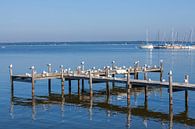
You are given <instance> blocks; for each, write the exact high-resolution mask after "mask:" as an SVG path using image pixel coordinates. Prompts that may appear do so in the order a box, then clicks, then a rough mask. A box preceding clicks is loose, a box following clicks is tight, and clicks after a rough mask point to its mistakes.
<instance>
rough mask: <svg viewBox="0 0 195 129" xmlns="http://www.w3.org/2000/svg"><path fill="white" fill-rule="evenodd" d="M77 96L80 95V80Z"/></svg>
mask: <svg viewBox="0 0 195 129" xmlns="http://www.w3.org/2000/svg"><path fill="white" fill-rule="evenodd" d="M78 95H80V79H78Z"/></svg>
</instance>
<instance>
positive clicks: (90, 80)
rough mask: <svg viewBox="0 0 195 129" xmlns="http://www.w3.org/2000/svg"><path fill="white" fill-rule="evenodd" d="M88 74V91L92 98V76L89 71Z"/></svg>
mask: <svg viewBox="0 0 195 129" xmlns="http://www.w3.org/2000/svg"><path fill="white" fill-rule="evenodd" d="M88 74H89V90H90V96H93V89H92V83H93V82H92V75H91V70H89V71H88Z"/></svg>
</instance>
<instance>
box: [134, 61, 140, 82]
mask: <svg viewBox="0 0 195 129" xmlns="http://www.w3.org/2000/svg"><path fill="white" fill-rule="evenodd" d="M138 67H139V61H137V62H135V65H134V79H138V76H139V75H138V72H137V70H138Z"/></svg>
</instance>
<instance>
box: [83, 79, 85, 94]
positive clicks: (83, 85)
mask: <svg viewBox="0 0 195 129" xmlns="http://www.w3.org/2000/svg"><path fill="white" fill-rule="evenodd" d="M84 91H85V80H84V79H82V93H84Z"/></svg>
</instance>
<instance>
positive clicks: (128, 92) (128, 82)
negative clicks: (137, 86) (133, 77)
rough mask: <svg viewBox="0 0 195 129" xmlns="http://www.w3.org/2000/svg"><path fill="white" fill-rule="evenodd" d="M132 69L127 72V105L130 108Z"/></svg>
mask: <svg viewBox="0 0 195 129" xmlns="http://www.w3.org/2000/svg"><path fill="white" fill-rule="evenodd" d="M130 72H131V71H130V69H128V72H127V106H128V108H130V105H131V102H130V100H131V82H130Z"/></svg>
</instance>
